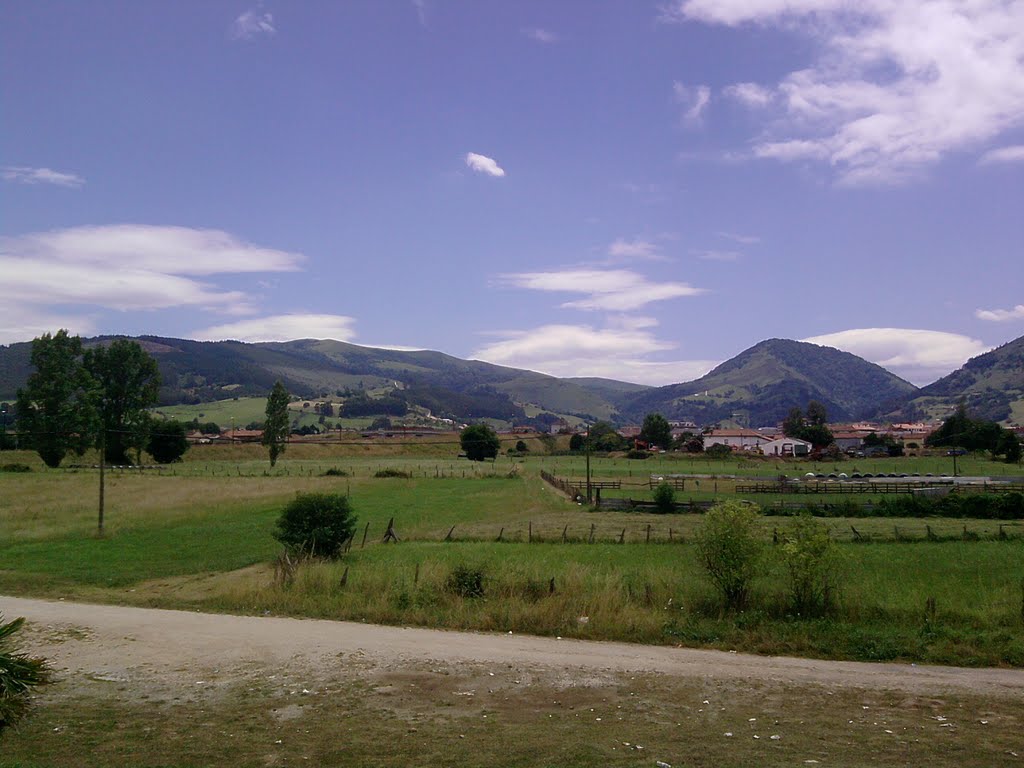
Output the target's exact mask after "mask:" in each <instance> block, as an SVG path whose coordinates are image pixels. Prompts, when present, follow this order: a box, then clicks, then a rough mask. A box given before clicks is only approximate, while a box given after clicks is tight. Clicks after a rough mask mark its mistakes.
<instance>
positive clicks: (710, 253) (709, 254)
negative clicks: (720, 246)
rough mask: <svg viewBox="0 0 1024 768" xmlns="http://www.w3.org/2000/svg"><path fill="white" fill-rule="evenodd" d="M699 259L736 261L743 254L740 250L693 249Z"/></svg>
mask: <svg viewBox="0 0 1024 768" xmlns="http://www.w3.org/2000/svg"><path fill="white" fill-rule="evenodd" d="M691 253H692V254H693V255H694V256H696V257H697V258H699V259H704V260H705V261H736V260H737V259H739V257H740V256H741V255H742V254H741V253H740V252H739V251H716V250H706V251H691Z"/></svg>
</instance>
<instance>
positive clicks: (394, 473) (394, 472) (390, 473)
mask: <svg viewBox="0 0 1024 768" xmlns="http://www.w3.org/2000/svg"><path fill="white" fill-rule="evenodd" d="M373 476H374V477H401V478H405V479H409V478H410V477H412V475H410V474H409V473H408V472H403V471H402V470H400V469H394V468H393V467H385V468H384V469H378V470H377V471H376V472H374V473H373Z"/></svg>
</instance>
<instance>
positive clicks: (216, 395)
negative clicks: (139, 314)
mask: <svg viewBox="0 0 1024 768" xmlns="http://www.w3.org/2000/svg"><path fill="white" fill-rule="evenodd" d="M111 338H112V337H98V338H94V339H88V340H86V341H85V346H86V347H88V346H91V345H95V344H103V343H106V342H108V341H109V340H110V339H111ZM137 341H138V342H139V343H140V344H141V345H142V346H143V348H145V349H146V351H148V352H149V353H150V354H151V355H153V357H154V358H156V360H157V363H158V365H159V367H160V375H161V378H162V381H163V386H162V388H161V390H160V404H161V405H176V404H198V403H205V402H213V401H217V400H223V399H226V398H232V397H265V396H266V394H267V393H268V392H269V391H270V389H271V388H272V387H273V386H274V382H275V381H277V380H278V379H280V380H281V381H282V382H284V384H285V386H286V387H287V388H288V390H289V392H291V393H292V394H295V395H298V396H299V397H303V398H319V397H330V396H340V393H343V392H346V391H356V390H363V391H365V392H368V393H371V394H381V393H383V392H385V391H393V390H395V389H398V390H401V391H402V392H403V393H404V394H403V397H405V398H406V399H407V400H408V401H409V402H410V404H415V405H422V406H423V407H427V408H430V409H431V410H432V411H434V413H435V415H450V416H453V417H457V418H461V419H468V418H483V417H487V418H498V419H503V420H509V421H511V420H518V419H519V418H521V416H522V415H523V414H524V411H525V407H527V406H533V408H531V410H533V411H536V410H537V409H540V410H541V411H543V412H547V413H549V414H559V415H560V414H566V415H577V416H580V417H583V418H589V419H610V418H614V416H615V414H616V407H615V405H613V404H612V402H610V401H609V399H607V398H605V397H604V396H602V394H601V392H600V391H595V390H593V389H589V388H587V387H585V386H582V385H581V384H578V383H575V382H572V381H568V380H565V379H558V378H555V377H553V376H547V375H545V374H541V373H536V372H533V371H525V370H520V369H517V368H508V367H505V366H500V365H492V364H491V363H485V362H481V361H478V360H462V359H459V358H457V357H452V356H451V355H446V354H443V353H441V352H433V351H429V350H423V351H413V352H410V351H400V350H392V349H377V348H373V347H362V346H358V345H356V344H347V343H345V342H341V341H332V340H314V339H303V340H298V341H288V342H268V343H259V344H247V343H243V342H238V341H217V342H202V341H191V340H188V339H170V338H162V337H158V336H141V337H138V338H137ZM30 351H31V343H22V344H12V345H10V346H7V347H0V400H14V396H15V393H16V391H17V389H18V388H19V387H21V386H23V385H24V384H25V381H26V379H27V378H28V375H29V373H30V372H31V366H30V364H29V353H30ZM613 384H618V382H613ZM620 386H621V387H626V388H629V387H632V386H634V385H629V384H625V383H621V384H620ZM552 418H553V420H556V419H554V417H552Z"/></svg>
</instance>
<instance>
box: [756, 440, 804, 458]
mask: <svg viewBox="0 0 1024 768" xmlns="http://www.w3.org/2000/svg"><path fill="white" fill-rule="evenodd" d="M812 447H813V446H812V445H811V444H810V443H809V442H807V441H806V440H801V439H800V438H797V437H780V438H777V439H775V440H772V441H770V442H767V443H764V444H763V445H762V446H761V453H763V454H764V455H765V456H806V455H807V454H808V453H810V452H811V448H812Z"/></svg>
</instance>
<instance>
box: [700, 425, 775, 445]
mask: <svg viewBox="0 0 1024 768" xmlns="http://www.w3.org/2000/svg"><path fill="white" fill-rule="evenodd" d="M769 441H770V438H769V437H767V436H765V435H763V434H762V433H760V432H758V431H756V430H753V429H712V430H711V431H710V432H708V433H707V434H705V435H704V450H707V449H708V448H710V447H711V446H712V445H727V446H729V447H730V448H733V449H738V450H751V449H753V448H759V447H761V446H762V445H764V444H765V443H767V442H769Z"/></svg>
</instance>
